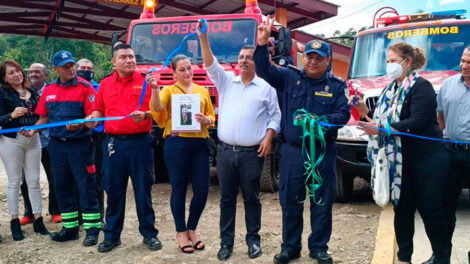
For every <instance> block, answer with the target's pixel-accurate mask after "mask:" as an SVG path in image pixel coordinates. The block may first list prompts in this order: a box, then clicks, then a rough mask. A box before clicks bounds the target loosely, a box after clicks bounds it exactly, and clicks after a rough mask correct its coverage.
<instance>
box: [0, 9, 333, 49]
mask: <svg viewBox="0 0 470 264" xmlns="http://www.w3.org/2000/svg"><path fill="white" fill-rule="evenodd" d="M138 1H139V0H137V1H136V0H133V1H130V2H138ZM113 2H121V3H122V2H126V1H123V0H100V1H96V0H1V1H0V33H7V34H23V35H36V36H44V37H46V36H47V37H62V38H75V39H86V40H92V41H96V42H101V43H109V42H110V39H111V34H112V32H114V31H119V30H125V29H127V26H128V25H129V22H130V20H132V19H137V18H139V15H140V13H141V12H142V7H141V6H135V5H126V4H118V3H113ZM127 2H128V3H129V1H127ZM158 2H159V4H158V8H157V10H156V12H155V13H156V16H157V17H171V16H188V15H204V14H233V13H243V11H244V9H245V0H159V1H158ZM258 3H259V6H260V9H261V11H262V13H263V14H264V15H268V14H274V13H275V10H276V8H285V9H287V12H288V15H287V18H288V26H289V27H290V28H292V29H294V28H298V27H301V26H304V25H308V24H311V23H313V22H316V21H319V20H323V19H326V18H329V17H332V16H335V15H336V14H337V9H338V6H337V5H334V4H331V3H328V2H326V1H321V0H258Z"/></svg>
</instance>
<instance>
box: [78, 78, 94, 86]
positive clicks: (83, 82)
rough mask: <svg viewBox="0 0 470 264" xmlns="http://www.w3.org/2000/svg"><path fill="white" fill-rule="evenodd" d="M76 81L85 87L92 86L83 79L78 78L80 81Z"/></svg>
mask: <svg viewBox="0 0 470 264" xmlns="http://www.w3.org/2000/svg"><path fill="white" fill-rule="evenodd" d="M78 83H81V84H83V85H85V86H86V87H87V88H90V87H92V85H91V83H89V82H87V81H84V80H80V81H78Z"/></svg>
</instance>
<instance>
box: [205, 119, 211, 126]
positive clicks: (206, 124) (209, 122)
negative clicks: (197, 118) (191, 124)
mask: <svg viewBox="0 0 470 264" xmlns="http://www.w3.org/2000/svg"><path fill="white" fill-rule="evenodd" d="M208 119H209V123H207V124H206V126H208V125H210V124H212V119H210V118H208Z"/></svg>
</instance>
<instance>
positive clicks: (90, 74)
mask: <svg viewBox="0 0 470 264" xmlns="http://www.w3.org/2000/svg"><path fill="white" fill-rule="evenodd" d="M77 75H78V76H80V77H82V78H83V79H85V80H87V81H89V82H91V80H92V79H93V77H94V75H95V74H94V72H93V71H86V70H78V71H77Z"/></svg>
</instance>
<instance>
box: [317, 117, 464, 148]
mask: <svg viewBox="0 0 470 264" xmlns="http://www.w3.org/2000/svg"><path fill="white" fill-rule="evenodd" d="M318 123H319V124H320V125H321V126H324V127H345V126H352V125H335V124H329V123H325V122H323V121H320V122H318ZM372 128H375V129H377V130H379V131H382V132H385V133H387V132H389V131H388V130H387V129H385V128H382V127H372ZM390 134H391V135H401V136H407V137H412V138H419V139H425V140H431V141H440V142H445V143H455V144H465V145H470V142H468V141H458V140H450V139H445V138H433V137H425V136H420V135H415V134H410V133H405V132H400V131H391V130H390Z"/></svg>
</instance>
